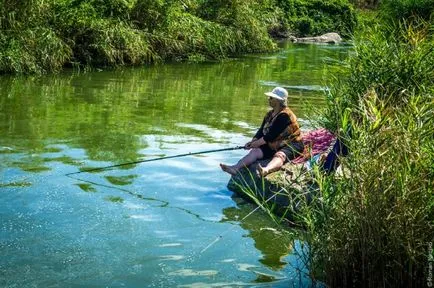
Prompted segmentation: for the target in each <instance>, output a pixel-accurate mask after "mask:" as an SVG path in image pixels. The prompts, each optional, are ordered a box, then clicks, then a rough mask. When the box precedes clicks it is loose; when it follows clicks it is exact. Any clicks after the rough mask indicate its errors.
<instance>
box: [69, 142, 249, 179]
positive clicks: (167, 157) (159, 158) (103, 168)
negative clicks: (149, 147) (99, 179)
mask: <svg viewBox="0 0 434 288" xmlns="http://www.w3.org/2000/svg"><path fill="white" fill-rule="evenodd" d="M244 148H245V146H235V147H231V148H223V149H215V150H206V151H200V152H189V153H184V154H178V155H172V156H164V157H158V158H152V159H144V160H137V161H132V162H126V163H120V164H115V165H110V166H104V167H97V168H91V169H85V170H81V171H78V172H73V173H67V174H65V176H69V175H74V174H80V173H87V172H96V171H102V170H107V169H111V168H116V167H121V166H127V165H134V164H138V163H146V162H153V161H159V160H166V159H173V158H180V157H186V156H192V155H199V154H208V153H215V152H221V151H231V150H239V149H244Z"/></svg>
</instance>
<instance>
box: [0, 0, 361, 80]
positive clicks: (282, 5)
mask: <svg viewBox="0 0 434 288" xmlns="http://www.w3.org/2000/svg"><path fill="white" fill-rule="evenodd" d="M0 4H1V5H0V29H1V31H2V33H1V34H0V74H16V73H18V74H19V73H50V72H57V71H60V70H62V69H63V68H64V67H75V68H79V69H83V68H92V67H100V68H102V67H116V66H124V65H149V64H152V63H161V62H167V61H192V62H201V61H216V60H217V61H218V60H221V59H224V58H227V57H234V56H237V55H240V54H245V53H259V52H269V51H273V50H275V49H276V44H275V43H274V41H273V37H287V36H289V35H294V36H297V37H302V36H316V35H320V34H324V33H327V32H337V33H339V34H340V35H343V36H345V37H348V36H349V35H351V34H352V32H353V31H354V29H355V27H356V16H355V12H354V9H353V8H352V6H351V4H350V3H349V2H348V1H335V0H329V1H319V0H315V1H305V0H285V1H278V2H275V1H271V0H270V1H258V0H257V1H248V2H245V1H233V2H227V3H226V2H221V1H214V0H208V1H203V0H189V1H156V0H129V1H121V0H111V1H105V2H104V1H98V0H92V1H80V0H50V1H42V0H36V1H15V0H2V1H0Z"/></svg>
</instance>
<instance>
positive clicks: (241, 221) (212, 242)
mask: <svg viewBox="0 0 434 288" xmlns="http://www.w3.org/2000/svg"><path fill="white" fill-rule="evenodd" d="M281 191H282V190H281ZM278 193H280V191H278V192H277V193H275V194H273V195H271V196H270V198H268V199H267V200H265V202H264V203H262V204H259V205H258V207H256V208H255V209H253V210H252V211H250V212H249V214H247V215H246V216H244V217H243V218H242V219H241V220H240V221H239V223H240V224H241V223H243V221H244V220H246V219H247V218H248V217H249V216H251V215H252V214H253V213H255V212H256V211H258V209H259V208H264V204H266V203H267V202H268V201H270V200H271V199H272V198H274V197H276V195H278ZM235 227H237V226H232V227H230V228H228V229H227V230H226V231H224V232H223V233H221V234H220V235H218V236H217V237H216V238H215V239H214V240H213V241H211V243H210V244H208V245H207V246H206V247H205V248H203V249H202V250H201V251H200V252H199V254H202V253H203V252H205V251H206V250H208V249H209V248H211V247H212V246H213V245H214V244H216V243H217V242H218V241H220V240H221V239H223V236H225V235H226V234H228V233H229V232H230V231H232V229H234V228H235Z"/></svg>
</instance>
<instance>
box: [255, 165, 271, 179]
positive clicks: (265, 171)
mask: <svg viewBox="0 0 434 288" xmlns="http://www.w3.org/2000/svg"><path fill="white" fill-rule="evenodd" d="M257 169H258V174H259V176H262V177H265V176H267V175H268V174H269V173H270V172H269V171H268V169H265V168H264V167H262V166H261V164H258V168H257Z"/></svg>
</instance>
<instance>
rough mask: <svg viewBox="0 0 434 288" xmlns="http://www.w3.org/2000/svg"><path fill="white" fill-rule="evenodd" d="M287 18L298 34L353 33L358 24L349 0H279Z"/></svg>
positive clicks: (345, 34) (294, 31)
mask: <svg viewBox="0 0 434 288" xmlns="http://www.w3.org/2000/svg"><path fill="white" fill-rule="evenodd" d="M277 2H278V5H279V7H282V9H283V10H284V11H285V14H286V20H285V21H287V23H288V25H289V27H290V29H291V30H292V32H293V33H294V34H295V35H297V36H316V35H320V34H324V33H328V32H337V33H339V34H341V35H343V36H344V37H349V36H351V35H352V33H353V31H354V30H355V28H356V25H357V18H356V14H355V11H354V9H353V8H352V6H351V4H349V2H348V1H347V0H327V1H321V0H312V1H308V0H278V1H277Z"/></svg>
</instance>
